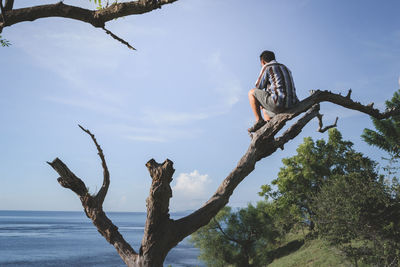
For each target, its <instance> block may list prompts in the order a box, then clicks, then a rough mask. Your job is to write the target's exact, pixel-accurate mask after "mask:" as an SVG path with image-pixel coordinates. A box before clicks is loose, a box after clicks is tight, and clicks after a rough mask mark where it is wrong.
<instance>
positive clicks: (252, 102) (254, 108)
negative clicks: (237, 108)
mask: <svg viewBox="0 0 400 267" xmlns="http://www.w3.org/2000/svg"><path fill="white" fill-rule="evenodd" d="M248 95H249V102H250V107H251V110H252V111H253V113H254V116H255V117H256V122H257V121H259V120H262V117H261V111H260V103H259V102H258V100H257V98H256V97H255V96H254V89H251V90H250V91H249V94H248Z"/></svg>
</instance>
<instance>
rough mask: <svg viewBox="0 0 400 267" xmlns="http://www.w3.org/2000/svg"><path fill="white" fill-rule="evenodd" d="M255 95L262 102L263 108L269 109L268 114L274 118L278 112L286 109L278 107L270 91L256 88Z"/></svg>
mask: <svg viewBox="0 0 400 267" xmlns="http://www.w3.org/2000/svg"><path fill="white" fill-rule="evenodd" d="M253 95H254V97H255V98H256V99H257V100H258V102H260V104H261V106H262V107H263V109H265V110H266V111H267V114H268V115H269V116H270V117H271V118H272V117H273V116H275V115H276V114H278V113H282V112H283V111H284V110H285V109H284V108H280V107H277V106H276V105H275V102H274V100H273V99H272V96H271V94H270V93H269V92H267V91H266V90H263V89H257V88H254V93H253Z"/></svg>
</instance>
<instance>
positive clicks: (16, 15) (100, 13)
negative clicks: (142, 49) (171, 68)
mask: <svg viewBox="0 0 400 267" xmlns="http://www.w3.org/2000/svg"><path fill="white" fill-rule="evenodd" d="M176 1H177V0H160V1H154V0H139V1H130V2H122V3H114V4H112V5H111V6H109V7H106V8H102V9H100V10H89V9H84V8H80V7H77V6H71V5H67V4H64V3H63V2H58V3H56V4H49V5H39V6H32V7H26V8H19V9H13V10H10V11H8V12H7V13H6V14H5V16H6V23H3V25H1V24H0V27H7V26H11V25H14V24H16V23H20V22H23V21H34V20H37V19H41V18H49V17H62V18H69V19H74V20H79V21H82V22H86V23H89V24H91V25H93V26H94V27H104V25H105V23H106V22H107V21H110V20H113V19H116V18H120V17H124V16H129V15H139V14H144V13H147V12H151V11H153V10H155V9H158V8H161V6H163V5H165V4H171V3H173V2H176Z"/></svg>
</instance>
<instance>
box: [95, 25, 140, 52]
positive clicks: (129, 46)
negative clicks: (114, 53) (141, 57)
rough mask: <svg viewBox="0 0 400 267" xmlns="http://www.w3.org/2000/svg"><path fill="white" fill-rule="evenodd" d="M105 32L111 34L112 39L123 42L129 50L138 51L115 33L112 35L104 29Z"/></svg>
mask: <svg viewBox="0 0 400 267" xmlns="http://www.w3.org/2000/svg"><path fill="white" fill-rule="evenodd" d="M103 30H104V31H105V32H106V33H107V34H109V35H110V36H111V37H112V38H114V39H115V40H117V41H119V42H121V43H122V44H124V45H126V46H127V47H128V48H129V49H132V50H136V48H134V47H133V46H131V45H130V44H129V43H128V42H127V41H125V40H124V39H122V38H120V37H118V36H117V35H115V34H114V33H112V32H111V31H109V30H107V29H106V28H105V27H103Z"/></svg>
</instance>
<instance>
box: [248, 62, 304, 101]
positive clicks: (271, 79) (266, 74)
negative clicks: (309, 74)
mask: <svg viewBox="0 0 400 267" xmlns="http://www.w3.org/2000/svg"><path fill="white" fill-rule="evenodd" d="M256 88H258V89H265V90H266V91H267V92H268V93H270V94H271V97H272V99H273V101H274V102H275V104H276V105H277V106H278V107H285V108H291V107H292V106H294V105H295V104H296V103H297V102H298V101H299V100H298V98H297V96H296V88H295V86H294V82H293V77H292V73H291V72H290V70H289V69H288V68H287V67H286V66H285V65H283V64H280V63H278V62H276V61H275V60H271V61H270V62H268V63H267V64H265V65H264V66H263V67H262V68H261V72H260V75H259V76H258V79H257V81H256Z"/></svg>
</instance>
